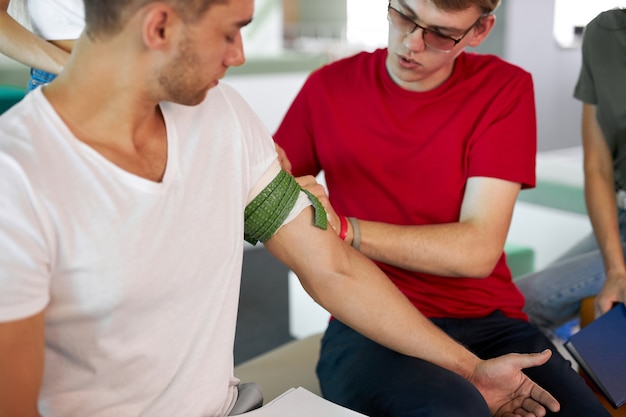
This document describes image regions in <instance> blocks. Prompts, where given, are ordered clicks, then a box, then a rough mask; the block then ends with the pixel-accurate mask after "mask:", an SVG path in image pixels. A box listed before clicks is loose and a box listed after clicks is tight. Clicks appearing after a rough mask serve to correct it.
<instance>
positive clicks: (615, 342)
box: [565, 303, 626, 408]
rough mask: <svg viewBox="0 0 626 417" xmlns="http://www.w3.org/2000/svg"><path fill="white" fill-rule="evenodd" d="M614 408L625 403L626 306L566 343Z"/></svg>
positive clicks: (604, 317) (617, 308) (601, 318)
mask: <svg viewBox="0 0 626 417" xmlns="http://www.w3.org/2000/svg"><path fill="white" fill-rule="evenodd" d="M565 348H566V349H567V350H568V351H569V352H570V353H571V354H572V356H573V357H574V359H576V362H578V364H579V365H580V366H581V368H582V369H583V370H584V371H585V372H586V373H587V375H589V377H590V378H591V380H592V381H593V382H594V383H595V384H596V385H597V386H598V389H600V391H601V392H602V393H603V394H604V395H605V396H606V398H607V399H608V400H609V402H610V403H611V405H612V406H613V407H614V408H618V407H620V406H621V405H622V404H624V403H625V402H626V306H624V304H623V303H622V304H618V305H617V306H615V307H613V308H612V309H611V310H610V311H608V312H607V313H606V314H604V315H602V316H600V317H598V318H597V319H595V320H594V321H592V322H591V323H589V324H588V325H587V326H585V327H583V328H582V329H581V330H580V331H578V332H577V333H575V334H573V335H572V336H571V337H570V339H569V340H568V341H567V343H565Z"/></svg>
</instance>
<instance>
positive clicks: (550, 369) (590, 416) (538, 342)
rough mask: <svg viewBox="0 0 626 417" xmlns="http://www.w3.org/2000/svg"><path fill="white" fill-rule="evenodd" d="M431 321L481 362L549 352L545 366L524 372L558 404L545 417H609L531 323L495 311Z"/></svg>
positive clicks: (578, 376)
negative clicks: (511, 355) (476, 316)
mask: <svg viewBox="0 0 626 417" xmlns="http://www.w3.org/2000/svg"><path fill="white" fill-rule="evenodd" d="M433 322H434V323H435V324H437V325H439V327H441V328H442V330H444V331H445V332H446V333H448V334H449V335H450V336H451V337H453V338H454V339H456V340H458V341H459V342H460V343H461V344H463V345H464V346H466V347H467V348H468V349H469V350H471V351H472V352H474V353H475V354H476V355H477V356H478V357H480V358H483V359H489V358H494V357H497V356H501V355H504V354H506V353H512V352H515V353H533V352H541V351H543V350H544V349H550V350H552V357H551V358H550V360H549V361H548V362H547V363H545V364H544V365H542V366H539V367H535V368H528V369H526V370H524V373H526V374H527V375H528V376H529V377H530V378H531V379H532V380H533V381H535V382H536V383H538V384H539V385H540V386H542V387H543V388H545V389H546V390H548V391H549V392H550V393H551V394H552V395H553V396H554V397H555V398H556V399H557V400H558V401H559V402H560V404H561V411H559V412H558V413H556V414H555V413H551V412H548V413H547V416H548V417H552V416H554V417H582V416H584V417H610V416H609V414H608V412H607V411H606V409H605V408H604V406H602V404H601V403H600V402H599V401H598V399H597V397H596V395H595V394H594V393H593V392H592V391H591V389H590V388H589V387H588V385H587V384H586V382H585V381H584V380H583V379H582V377H581V376H580V375H578V373H576V372H575V371H574V370H573V369H572V367H571V363H570V362H569V361H568V360H566V359H565V358H563V356H561V355H560V354H559V352H558V350H557V349H556V347H555V346H554V345H553V344H552V342H550V340H549V339H548V338H547V337H546V336H545V335H544V334H543V333H542V332H541V331H540V330H539V329H538V328H536V327H535V326H533V325H532V324H530V323H528V322H526V321H523V320H518V319H512V318H509V317H506V316H505V315H504V314H502V313H501V312H499V311H497V312H495V313H493V314H491V315H490V316H487V317H483V318H477V319H433Z"/></svg>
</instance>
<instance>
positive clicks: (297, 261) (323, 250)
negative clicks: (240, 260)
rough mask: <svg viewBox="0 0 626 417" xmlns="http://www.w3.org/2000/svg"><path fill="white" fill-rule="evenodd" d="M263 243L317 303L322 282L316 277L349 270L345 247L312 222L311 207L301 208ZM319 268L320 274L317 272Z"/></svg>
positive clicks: (333, 235) (319, 277)
mask: <svg viewBox="0 0 626 417" xmlns="http://www.w3.org/2000/svg"><path fill="white" fill-rule="evenodd" d="M264 245H265V248H266V249H267V250H268V251H269V252H270V253H271V254H272V255H274V256H275V257H276V258H278V259H279V260H280V261H281V262H283V263H284V264H285V265H287V266H288V267H289V268H290V269H291V270H293V271H294V272H295V273H296V275H297V276H298V278H300V281H301V282H302V285H303V286H304V288H305V289H306V290H307V292H308V293H309V294H310V295H311V296H312V297H313V298H314V299H315V300H316V301H318V302H320V298H319V297H320V291H319V289H320V288H321V286H323V285H324V282H322V281H320V279H321V278H327V277H330V276H332V275H333V274H335V273H339V274H342V273H345V272H347V271H348V270H349V267H348V266H347V264H348V261H349V259H348V258H349V257H348V255H347V252H346V250H347V249H349V247H348V246H347V245H346V244H345V243H344V242H342V241H341V240H340V239H339V238H338V237H337V235H336V234H335V233H334V232H333V231H332V229H331V228H328V229H326V230H324V229H321V228H319V227H316V226H314V225H313V208H312V207H307V208H305V209H304V210H302V211H301V212H300V214H299V215H298V216H297V217H295V218H294V219H293V220H291V221H290V222H289V223H286V224H285V225H283V226H282V227H281V228H280V229H278V231H277V232H276V233H275V234H274V235H273V236H272V237H271V238H270V239H269V240H267V241H266V242H265V243H264ZM320 271H324V273H323V274H319V272H320ZM313 277H315V280H314V279H313Z"/></svg>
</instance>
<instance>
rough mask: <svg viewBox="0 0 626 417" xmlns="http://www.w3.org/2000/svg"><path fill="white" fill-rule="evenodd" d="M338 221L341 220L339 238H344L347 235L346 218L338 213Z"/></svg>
mask: <svg viewBox="0 0 626 417" xmlns="http://www.w3.org/2000/svg"><path fill="white" fill-rule="evenodd" d="M339 221H341V230H339V239H341V240H346V236H347V235H348V219H346V218H345V217H344V216H342V215H341V214H340V215H339Z"/></svg>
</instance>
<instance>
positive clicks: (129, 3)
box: [84, 0, 226, 38]
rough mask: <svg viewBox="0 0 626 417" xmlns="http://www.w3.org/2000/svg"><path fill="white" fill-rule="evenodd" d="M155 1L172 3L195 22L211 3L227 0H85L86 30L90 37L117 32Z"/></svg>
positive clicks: (187, 19)
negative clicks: (138, 11)
mask: <svg viewBox="0 0 626 417" xmlns="http://www.w3.org/2000/svg"><path fill="white" fill-rule="evenodd" d="M155 1H162V2H165V3H168V4H170V5H171V6H172V7H173V8H174V9H175V10H176V11H177V12H178V13H179V14H180V15H181V16H182V17H183V19H185V20H186V21H188V22H193V21H195V20H196V19H199V18H200V17H201V16H202V15H203V14H204V13H205V12H206V11H207V10H208V9H209V7H210V6H211V5H213V4H215V3H224V2H225V1H226V0H84V3H85V32H86V33H87V35H88V36H89V37H90V38H97V37H102V36H107V35H111V34H115V33H117V32H118V31H120V30H121V29H122V28H123V27H124V25H125V24H126V21H127V20H128V18H129V17H130V16H131V15H132V14H133V13H134V12H136V11H137V10H139V9H140V8H141V7H143V6H145V5H147V4H150V3H153V2H155Z"/></svg>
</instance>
